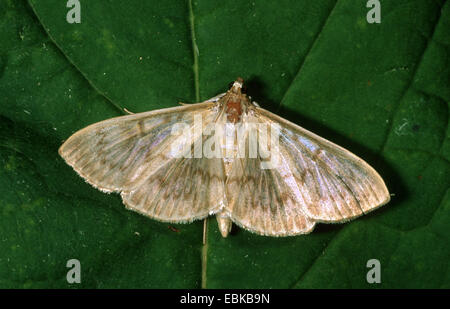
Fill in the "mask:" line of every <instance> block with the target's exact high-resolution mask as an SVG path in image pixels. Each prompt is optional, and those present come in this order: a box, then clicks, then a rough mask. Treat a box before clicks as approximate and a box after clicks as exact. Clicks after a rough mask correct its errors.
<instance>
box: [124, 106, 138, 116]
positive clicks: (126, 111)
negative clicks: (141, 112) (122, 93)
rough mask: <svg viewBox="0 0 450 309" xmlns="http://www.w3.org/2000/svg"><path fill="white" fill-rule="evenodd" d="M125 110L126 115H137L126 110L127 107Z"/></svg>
mask: <svg viewBox="0 0 450 309" xmlns="http://www.w3.org/2000/svg"><path fill="white" fill-rule="evenodd" d="M123 110H124V111H125V113H127V114H129V115H134V114H135V113H133V112H130V111H129V110H128V109H126V108H125V107H124V108H123Z"/></svg>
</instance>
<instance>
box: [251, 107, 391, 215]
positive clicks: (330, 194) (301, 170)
mask: <svg viewBox="0 0 450 309" xmlns="http://www.w3.org/2000/svg"><path fill="white" fill-rule="evenodd" d="M258 112H259V113H260V117H261V118H262V119H266V120H267V121H275V122H277V123H280V125H281V127H282V129H281V134H280V147H281V148H282V152H283V153H284V157H285V159H286V160H287V162H288V166H290V167H291V170H292V173H293V175H294V176H295V179H296V183H297V186H298V188H299V191H300V193H301V196H302V199H303V201H304V203H303V205H301V207H304V211H305V213H306V214H307V215H308V216H309V217H310V218H312V219H314V220H315V221H319V222H343V221H347V220H350V219H352V218H355V217H358V216H360V215H362V214H364V213H367V212H369V211H371V210H373V209H376V208H377V207H380V206H382V205H384V204H386V203H387V202H388V201H389V199H390V195H389V192H388V190H387V188H386V185H385V184H384V181H383V179H382V178H381V177H380V176H379V174H378V173H377V172H376V171H375V170H374V169H373V168H372V167H371V166H370V165H368V164H367V163H366V162H364V161H363V160H362V159H360V158H359V157H357V156H356V155H354V154H352V153H351V152H349V151H348V150H346V149H344V148H342V147H340V146H338V145H336V144H334V143H332V142H330V141H328V140H325V139H323V138H321V137H320V136H318V135H315V134H314V133H312V132H309V131H307V130H305V129H303V128H301V127H299V126H297V125H295V124H293V123H290V122H289V121H287V120H285V119H283V118H281V117H279V116H277V115H274V114H272V113H270V112H268V111H266V110H264V109H261V108H258Z"/></svg>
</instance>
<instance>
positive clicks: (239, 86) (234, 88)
mask: <svg viewBox="0 0 450 309" xmlns="http://www.w3.org/2000/svg"><path fill="white" fill-rule="evenodd" d="M229 88H230V90H228V91H229V92H231V93H234V94H245V93H246V92H247V91H246V90H247V89H246V87H245V85H244V80H243V79H242V78H241V77H238V78H237V79H236V80H235V81H234V82H231V83H230V85H229Z"/></svg>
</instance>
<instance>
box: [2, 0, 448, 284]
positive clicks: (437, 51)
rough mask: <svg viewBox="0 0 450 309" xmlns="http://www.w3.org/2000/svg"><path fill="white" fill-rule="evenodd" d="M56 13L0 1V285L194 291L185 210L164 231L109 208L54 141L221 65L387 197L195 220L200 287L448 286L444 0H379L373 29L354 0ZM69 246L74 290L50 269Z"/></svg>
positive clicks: (172, 102)
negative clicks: (339, 209)
mask: <svg viewBox="0 0 450 309" xmlns="http://www.w3.org/2000/svg"><path fill="white" fill-rule="evenodd" d="M68 10H69V9H68V8H67V7H66V1H61V0H45V1H43V0H41V1H38V0H35V1H34V0H33V1H29V2H27V1H17V0H0V287H3V288H8V287H14V288H21V287H31V288H43V287H52V288H56V287H83V288H88V287H90V288H114V287H124V288H128V287H148V288H198V287H200V286H201V284H202V259H201V253H202V241H201V239H202V222H195V223H193V224H188V225H177V226H176V228H177V229H179V232H176V231H173V230H171V229H170V228H168V224H164V223H159V222H156V221H153V220H150V219H147V218H145V217H143V216H140V215H138V214H136V213H133V212H130V211H127V210H125V208H124V207H123V205H122V203H121V199H120V197H119V196H118V195H116V194H111V195H107V194H104V193H101V192H100V191H97V190H95V189H94V188H92V187H90V186H89V185H88V184H86V183H85V182H84V181H83V180H82V179H81V178H80V177H78V176H77V174H76V173H75V172H74V171H73V170H72V169H71V168H70V167H69V166H67V165H66V164H65V163H64V162H63V160H62V159H61V158H60V157H59V156H58V154H57V149H58V147H59V146H60V145H61V143H62V142H63V140H65V139H66V138H68V137H69V136H70V135H71V134H72V133H74V132H75V131H77V130H79V129H81V128H83V127H84V126H86V125H88V124H91V123H93V122H96V121H100V120H103V119H107V118H109V117H112V116H117V115H120V114H122V113H123V112H122V108H123V107H125V108H127V109H129V110H131V111H134V112H141V111H146V110H151V109H155V108H161V107H170V106H176V105H177V102H178V101H183V102H195V101H198V100H204V99H207V98H209V97H212V96H214V95H216V94H218V93H220V92H223V91H224V90H226V87H227V85H228V83H229V82H230V81H232V80H234V79H235V78H236V77H237V76H242V77H243V78H244V79H245V80H246V81H248V88H249V93H250V95H252V96H253V98H255V99H256V100H257V101H258V102H259V103H260V105H261V106H263V107H265V108H267V109H269V110H271V111H274V112H277V113H278V114H280V115H281V116H283V117H285V118H288V119H290V120H292V121H294V122H295V123H297V124H299V125H301V126H303V127H305V128H307V129H309V130H312V131H314V132H315V133H317V134H320V135H322V136H323V137H325V138H327V139H330V140H332V141H334V142H336V143H338V144H340V145H342V146H344V147H346V148H347V149H349V150H351V151H352V152H354V153H355V154H357V155H359V156H361V157H362V158H364V159H365V160H366V161H367V162H368V163H370V164H371V165H372V166H374V167H375V168H376V169H377V171H379V173H380V174H381V175H382V177H383V178H384V179H385V181H386V184H387V186H388V188H389V190H390V192H391V193H393V194H394V196H393V197H392V201H391V202H390V203H389V204H388V205H387V206H385V207H383V208H381V209H379V210H377V211H375V212H374V213H371V214H369V215H367V216H365V217H362V218H359V219H357V220H355V221H353V222H351V223H347V224H342V225H319V226H318V227H317V229H316V231H314V233H312V234H310V235H306V236H298V237H289V238H280V239H277V238H269V237H261V236H257V235H254V234H251V233H249V232H247V231H244V230H241V229H238V228H236V229H235V230H234V231H233V233H232V235H231V236H230V237H228V238H227V239H223V238H222V237H221V236H220V233H219V232H218V229H217V226H216V223H215V220H209V233H208V243H207V260H206V261H207V272H206V283H205V284H206V287H209V288H290V287H293V288H317V287H321V288H331V287H340V288H380V287H381V288H396V287H398V288H432V287H435V288H449V287H450V271H449V263H448V261H449V258H450V246H449V222H450V190H449V185H450V138H449V136H450V129H449V124H448V118H449V101H450V86H449V84H450V83H449V81H450V3H449V2H448V1H447V2H446V1H442V0H437V1H429V0H421V1H419V0H416V1H412V0H408V1H407V0H402V1H400V0H390V1H387V0H384V1H381V14H382V15H381V18H382V20H381V21H382V22H381V24H368V23H367V22H366V14H367V12H368V10H369V9H368V8H366V1H356V0H339V1H331V0H318V1H306V0H305V1H300V0H290V1H287V0H278V1H272V0H266V1H259V0H254V1H238V0H235V1H210V0H208V1H207V0H194V1H192V3H190V2H186V1H181V0H171V1H153V0H152V1H150V0H147V1H144V0H142V1H137V0H136V1H120V0H112V1H100V0H97V1H94V0H89V1H83V0H81V24H69V23H67V22H66V14H67V12H68ZM191 22H192V23H191ZM192 25H194V27H193V28H192ZM192 34H195V38H196V45H197V46H198V52H199V53H198V58H197V60H194V59H195V58H196V57H194V50H195V48H194V47H193V40H192V38H193V36H192ZM72 258H76V259H78V260H80V262H81V268H82V269H81V271H82V283H81V284H80V285H69V284H68V283H67V282H66V272H67V270H68V269H67V268H66V262H67V260H69V259H72ZM373 258H374V259H378V260H379V261H380V262H381V280H382V283H381V284H378V285H377V284H374V285H370V284H368V283H367V282H366V273H367V271H368V268H367V267H366V262H367V260H369V259H373Z"/></svg>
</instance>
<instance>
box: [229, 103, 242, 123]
mask: <svg viewBox="0 0 450 309" xmlns="http://www.w3.org/2000/svg"><path fill="white" fill-rule="evenodd" d="M226 113H227V120H228V121H229V122H232V123H236V122H238V121H239V120H240V119H241V115H242V106H241V102H240V101H233V100H229V101H228V102H227V108H226Z"/></svg>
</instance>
